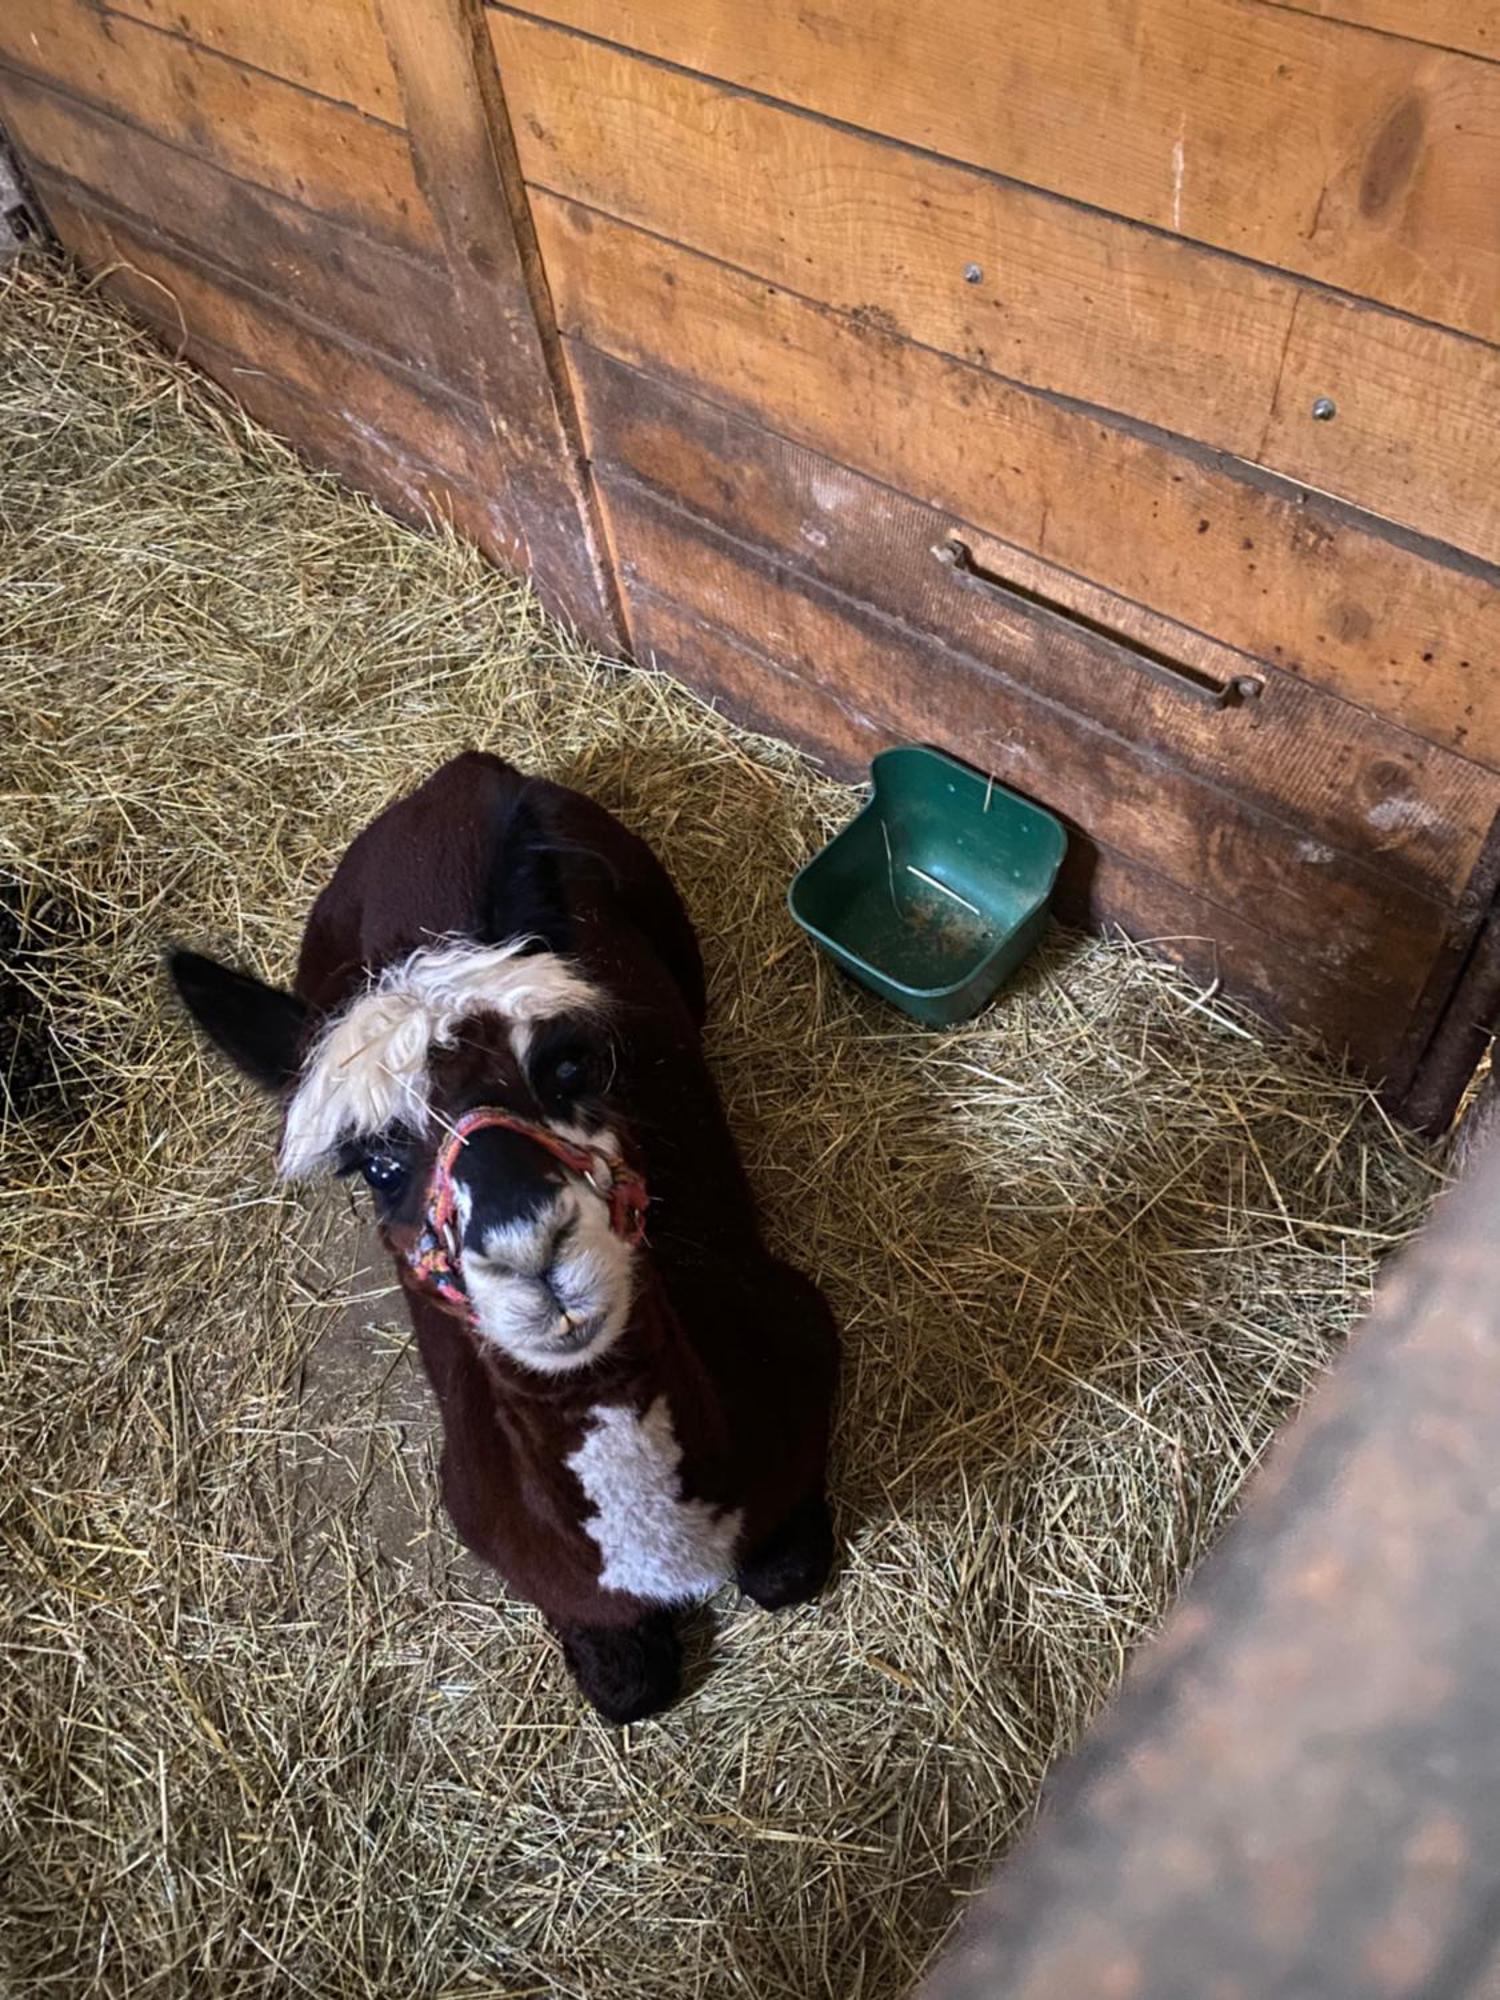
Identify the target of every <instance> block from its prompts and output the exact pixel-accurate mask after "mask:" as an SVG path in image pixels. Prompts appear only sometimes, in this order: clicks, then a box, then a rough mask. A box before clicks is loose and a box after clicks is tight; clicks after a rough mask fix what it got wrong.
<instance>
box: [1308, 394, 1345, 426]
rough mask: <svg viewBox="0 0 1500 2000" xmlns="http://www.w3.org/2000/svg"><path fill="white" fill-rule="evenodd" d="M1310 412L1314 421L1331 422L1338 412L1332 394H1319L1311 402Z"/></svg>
mask: <svg viewBox="0 0 1500 2000" xmlns="http://www.w3.org/2000/svg"><path fill="white" fill-rule="evenodd" d="M1312 413H1313V420H1314V422H1316V423H1320V424H1327V423H1331V422H1332V421H1333V419H1334V418H1335V417H1336V416H1337V415H1338V413H1339V406H1338V404H1337V403H1336V402H1335V401H1334V400H1333V398H1332V396H1319V397H1317V398H1316V400H1315V401H1314V403H1313V406H1312Z"/></svg>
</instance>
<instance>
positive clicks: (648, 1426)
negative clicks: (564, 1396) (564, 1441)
mask: <svg viewBox="0 0 1500 2000" xmlns="http://www.w3.org/2000/svg"><path fill="white" fill-rule="evenodd" d="M568 1464H569V1465H570V1466H571V1468H572V1469H573V1471H574V1472H575V1473H577V1475H578V1483H579V1485H580V1486H582V1488H583V1490H584V1492H585V1493H586V1494H587V1495H588V1497H589V1499H590V1500H591V1501H592V1502H593V1506H594V1511H593V1513H592V1514H591V1515H590V1516H589V1517H588V1519H587V1520H586V1521H585V1522H584V1524H583V1528H584V1533H585V1534H586V1535H588V1537H589V1539H590V1540H591V1541H593V1542H594V1543H595V1544H596V1546H597V1547H598V1550H599V1553H600V1554H601V1556H602V1557H603V1558H604V1561H603V1565H602V1567H601V1569H600V1572H599V1581H600V1582H601V1583H602V1584H603V1585H604V1587H605V1589H606V1590H623V1591H627V1592H628V1593H629V1594H630V1595H631V1596H632V1597H644V1598H647V1599H649V1600H650V1601H652V1602H653V1603H658V1604H678V1603H681V1602H682V1600H683V1599H684V1598H689V1597H706V1596H707V1595H708V1593H709V1592H710V1591H712V1590H716V1589H717V1588H718V1586H719V1585H720V1584H721V1583H722V1582H723V1581H724V1579H725V1578H726V1577H727V1576H728V1575H729V1574H730V1572H731V1571H732V1569H733V1568H734V1548H735V1542H736V1541H737V1539H738V1537H739V1531H740V1521H741V1518H742V1517H741V1511H740V1509H739V1508H737V1507H736V1508H730V1509H725V1508H720V1507H713V1506H711V1505H710V1504H709V1503H708V1501H706V1500H684V1499H683V1497H682V1446H681V1445H680V1444H679V1443H678V1442H677V1433H676V1431H675V1430H673V1428H672V1412H671V1410H670V1408H669V1407H668V1404H667V1399H666V1397H665V1396H658V1397H657V1399H656V1401H655V1402H654V1403H653V1404H652V1405H651V1407H650V1408H649V1409H648V1410H647V1411H646V1412H645V1414H644V1415H638V1414H637V1413H636V1412H635V1411H634V1410H632V1409H630V1408H628V1407H625V1406H622V1405H618V1404H615V1405H610V1404H601V1405H600V1406H599V1407H597V1408H596V1409H593V1410H591V1411H590V1412H589V1429H588V1435H587V1436H586V1437H585V1438H584V1441H583V1443H582V1444H581V1445H580V1446H579V1447H578V1449H577V1451H575V1452H574V1453H573V1455H572V1457H571V1458H570V1459H569V1460H568Z"/></svg>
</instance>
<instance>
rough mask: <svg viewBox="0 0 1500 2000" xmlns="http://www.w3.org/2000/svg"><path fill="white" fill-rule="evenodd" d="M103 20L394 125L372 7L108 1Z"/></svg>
mask: <svg viewBox="0 0 1500 2000" xmlns="http://www.w3.org/2000/svg"><path fill="white" fill-rule="evenodd" d="M106 11H107V12H109V13H111V14H124V15H126V16H128V17H129V18H130V19H131V20H135V21H144V22H145V23H147V25H148V26H150V27H154V28H160V29H163V30H165V31H167V32H168V33H171V34H181V35H185V36H187V38H188V39H189V40H190V41H194V42H197V43H198V44H199V45H200V46H201V47H203V48H206V49H212V50H213V51H214V52H215V54H217V55H221V56H232V57H233V58H234V60H235V61H236V62H243V63H250V64H251V65H252V66H253V67H254V68H256V69H263V70H266V71H268V72H269V73H270V74H271V75H272V76H279V77H283V78H284V79H285V80H286V81H287V82H288V83H295V84H300V85H301V87H302V88H303V89H304V90H315V91H317V93H318V94H319V96H321V97H332V98H336V99H337V100H338V101H339V102H340V103H343V104H352V105H353V106H354V107H355V108H356V109H357V110H359V111H364V112H367V113H368V114H369V115H370V116H371V117H372V118H383V119H385V120H386V122H387V123H388V124H393V125H399V124H400V122H401V94H400V92H399V90H398V89H397V87H396V79H395V77H394V75H393V74H392V73H391V64H390V58H389V56H387V54H386V49H385V41H384V39H383V37H382V36H381V33H380V26H379V23H378V22H377V21H376V19H375V10H374V7H373V5H372V4H371V0H254V5H253V6H247V5H246V4H245V0H109V5H108V8H107V9H106Z"/></svg>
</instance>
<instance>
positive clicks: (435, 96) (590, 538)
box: [375, 0, 625, 652]
mask: <svg viewBox="0 0 1500 2000" xmlns="http://www.w3.org/2000/svg"><path fill="white" fill-rule="evenodd" d="M375 5H376V9H377V12H378V14H379V17H380V23H381V26H382V28H383V30H384V33H385V38H386V43H387V46H388V47H389V49H390V53H391V61H392V64H393V66H394V68H395V72H396V76H397V79H398V81H399V83H400V86H401V94H402V98H403V101H404V104H405V109H406V123H407V130H408V134H409V137H410V141H411V149H412V158H413V161H414V164H415V167H416V173H417V180H418V184H419V185H420V187H421V190H422V193H423V194H424V196H425V197H426V199H427V202H428V205H429V207H430V208H431V209H432V212H433V215H434V217H435V219H436V221H437V225H438V229H439V231H440V233H441V235H442V239H443V244H444V249H445V253H446V257H447V262H448V267H449V271H450V273H451V276H452V282H453V293H454V304H455V308H456V310H457V313H458V315H459V318H460V320H461V323H462V326H463V330H464V334H465V337H466V339H467V341H468V344H469V346H470V348H471V350H472V353H473V356H474V362H475V375H476V378H477V380H478V383H479V388H480V394H481V396H482V397H483V400H484V404H485V409H486V412H487V414H488V417H489V421H490V425H491V430H492V441H493V447H494V449H493V461H494V466H495V478H496V479H497V481H500V482H503V483H504V484H505V485H506V486H507V487H508V489H509V490H510V492H511V494H512V496H513V500H514V506H513V510H512V511H513V512H514V514H515V515H516V516H517V517H519V518H520V519H521V520H522V521H524V522H526V523H527V524H528V539H529V549H528V558H529V566H530V569H531V574H532V577H533V579H534V581H535V583H536V587H537V590H538V593H539V594H540V596H541V598H542V601H543V603H544V604H545V605H546V606H547V608H548V610H550V611H552V612H554V613H555V614H556V615H558V616H560V617H562V618H563V619H565V620H566V621H567V622H568V623H570V624H572V625H574V626H576V628H577V629H578V630H579V632H580V633H582V635H583V636H584V637H585V638H586V639H588V640H589V641H590V643H591V644H593V645H596V646H598V647H600V648H601V649H602V650H604V651H607V652H617V651H619V650H620V649H621V648H622V647H623V646H624V644H625V632H624V624H623V621H622V618H621V615H620V606H619V599H618V596H617V593H616V591H615V587H614V581H613V576H612V574H611V571H610V567H609V563H608V560H607V556H606V554H605V542H604V536H603V533H602V529H601V525H600V521H599V516H598V509H597V505H596V502H595V498H594V493H593V488H592V482H591V481H590V478H589V474H588V469H587V466H586V464H585V461H584V454H583V448H582V438H581V431H580V428H579V424H578V419H577V414H576V411H575V409H574V406H573V401H572V392H571V388H570V385H569V382H568V379H567V372H566V367H565V364H564V362H563V358H562V351H561V345H560V342H559V340H558V335H557V327H556V322H555V320H554V318H553V313H552V301H551V297H550V295H549V293H548V290H547V284H546V280H545V277H544V275H543V272H542V265H541V258H540V255H539V253H538V251H537V247H536V240H535V236H534V232H533V230H532V226H531V216H530V211H529V208H528V206H527V201H526V192H525V189H524V187H523V185H522V181H521V170H520V165H519V162H518V161H517V158H516V151H515V146H514V143H513V140H512V137H511V131H510V121H509V117H508V114H507V112H506V108H505V102H504V97H503V95H502V92H501V87H500V79H499V76H498V74H497V72H496V68H495V57H494V51H493V49H492V48H491V45H490V40H489V36H488V35H487V34H486V32H485V28H484V20H483V13H484V10H483V7H482V5H481V4H480V0H375ZM434 310H442V306H441V304H435V306H434Z"/></svg>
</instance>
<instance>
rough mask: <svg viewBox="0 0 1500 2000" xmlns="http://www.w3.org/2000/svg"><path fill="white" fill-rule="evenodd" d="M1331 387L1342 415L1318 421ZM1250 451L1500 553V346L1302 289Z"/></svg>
mask: <svg viewBox="0 0 1500 2000" xmlns="http://www.w3.org/2000/svg"><path fill="white" fill-rule="evenodd" d="M1497 166H1500V161H1497ZM1497 188H1500V180H1497ZM1226 351H1227V352H1229V351H1231V350H1226ZM1324 397H1328V398H1330V399H1331V400H1332V402H1333V403H1334V405H1335V407H1336V411H1337V414H1336V415H1335V416H1334V417H1333V418H1332V419H1331V421H1328V422H1318V421H1315V420H1314V419H1313V416H1312V411H1313V408H1314V405H1315V404H1317V403H1319V402H1320V400H1321V399H1322V398H1324ZM1325 439H1326V440H1327V443H1326V444H1325V443H1324V440H1325ZM1250 456H1251V457H1253V458H1255V459H1257V460H1258V461H1259V462H1260V463H1262V464H1264V465H1268V466H1271V467H1273V468H1274V469H1275V470H1276V471H1278V472H1282V473H1286V474H1287V475H1289V476H1290V477H1291V478H1294V479H1300V480H1304V481H1306V483H1307V484H1308V485H1310V486H1316V487H1320V488H1321V489H1322V490H1323V491H1325V492H1330V493H1337V494H1340V495H1342V496H1343V497H1344V498H1345V499H1347V500H1351V501H1354V502H1356V503H1357V504H1358V505H1360V506H1363V507H1369V508H1373V509H1374V510H1375V511H1376V512H1377V513H1380V514H1385V515H1388V516H1389V517H1390V518H1391V519H1392V520H1395V521H1401V522H1404V523H1406V525H1407V526H1409V527H1413V528H1417V529H1419V530H1422V531H1423V532H1425V533H1428V534H1432V535H1436V536H1439V537H1440V538H1441V539H1443V540H1445V541H1449V542H1452V543H1454V544H1456V545H1457V546H1458V547H1459V548H1462V549H1468V550H1469V551H1471V552H1472V553H1473V554H1474V555H1477V556H1480V557H1481V558H1483V559H1484V560H1485V561H1486V562H1490V563H1494V562H1497V561H1500V487H1497V482H1496V480H1495V476H1494V468H1495V466H1496V465H1497V464H1500V349H1497V348H1494V347H1489V346H1487V345H1485V344H1484V343H1483V342H1480V341H1474V340H1466V339H1463V338H1461V337H1460V336H1458V335H1455V334H1450V333H1445V332H1442V331H1440V330H1439V329H1438V328H1436V327H1430V326H1422V325H1419V324H1418V323H1417V322H1416V321H1414V320H1407V319H1399V318H1397V317H1396V315H1395V314H1393V313H1388V312H1382V311H1381V310H1380V309H1379V308H1378V307H1375V306H1367V305H1362V304H1360V303H1359V302H1358V301H1357V300H1351V299H1336V298H1331V297H1329V296H1328V295H1327V294H1326V293H1322V292H1314V291H1304V292H1303V293H1302V294H1301V296H1300V298H1299V301H1298V305H1297V309H1296V311H1295V313H1294V314H1293V316H1292V320H1291V326H1290V330H1289V333H1288V336H1287V342H1286V348H1285V352H1284V354H1283V356H1282V363H1281V371H1280V376H1279V379H1278V381H1277V385H1276V396H1275V403H1274V406H1273V408H1272V410H1271V414H1270V418H1269V421H1268V422H1267V424H1266V427H1265V431H1264V434H1263V436H1262V438H1261V441H1260V443H1259V445H1258V446H1257V448H1256V449H1255V451H1254V452H1252V453H1251V454H1250ZM1486 489H1488V490H1487V491H1486Z"/></svg>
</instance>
